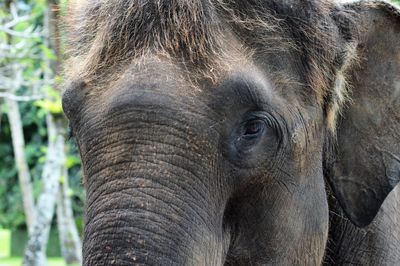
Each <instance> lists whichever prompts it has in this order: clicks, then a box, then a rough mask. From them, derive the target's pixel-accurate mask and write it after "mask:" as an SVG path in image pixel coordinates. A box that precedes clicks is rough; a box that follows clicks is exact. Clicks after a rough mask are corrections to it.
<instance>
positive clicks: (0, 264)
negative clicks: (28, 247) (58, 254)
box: [0, 257, 78, 266]
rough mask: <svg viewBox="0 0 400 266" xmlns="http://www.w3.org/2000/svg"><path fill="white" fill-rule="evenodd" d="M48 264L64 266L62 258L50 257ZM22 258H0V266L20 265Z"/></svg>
mask: <svg viewBox="0 0 400 266" xmlns="http://www.w3.org/2000/svg"><path fill="white" fill-rule="evenodd" d="M48 262H49V264H48V265H49V266H65V265H67V264H65V262H64V260H63V259H62V258H50V259H49V260H48ZM21 264H22V258H18V257H14V258H7V259H0V266H21ZM69 266H78V264H75V265H74V264H70V265H69Z"/></svg>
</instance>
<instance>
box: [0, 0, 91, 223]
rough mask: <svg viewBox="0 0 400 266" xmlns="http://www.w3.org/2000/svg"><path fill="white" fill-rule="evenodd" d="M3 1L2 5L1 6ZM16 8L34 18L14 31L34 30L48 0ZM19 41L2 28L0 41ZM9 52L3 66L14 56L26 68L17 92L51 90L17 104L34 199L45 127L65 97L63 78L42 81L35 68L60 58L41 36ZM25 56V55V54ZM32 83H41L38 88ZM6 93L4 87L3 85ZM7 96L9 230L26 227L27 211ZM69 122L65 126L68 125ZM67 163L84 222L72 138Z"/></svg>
mask: <svg viewBox="0 0 400 266" xmlns="http://www.w3.org/2000/svg"><path fill="white" fill-rule="evenodd" d="M1 2H2V1H0V7H2V4H1ZM15 2H16V4H17V5H18V8H20V9H21V10H25V11H26V12H25V13H29V14H31V16H32V19H30V20H27V21H21V22H20V23H18V24H17V25H16V26H14V29H13V30H15V31H18V32H24V31H26V30H28V32H29V30H30V29H31V31H32V35H34V34H33V33H34V32H37V31H40V30H42V28H43V24H42V23H43V22H42V21H43V12H44V10H45V8H46V7H47V6H46V5H47V1H44V0H40V1H35V0H28V1H27V0H25V1H23V0H19V1H15ZM9 16H10V15H9V14H8V13H7V12H5V10H4V9H3V8H1V9H0V23H2V21H7V18H8V17H9ZM20 42H21V38H15V37H14V38H13V39H10V38H9V37H8V36H7V34H5V33H4V32H0V43H10V46H13V45H14V44H15V46H17V44H18V43H20ZM8 52H9V56H7V57H3V56H1V55H0V65H5V64H8V63H9V62H10V61H11V60H12V61H17V63H18V64H20V65H22V66H24V71H23V73H22V75H23V78H24V80H25V81H26V82H25V83H26V84H22V86H20V87H19V89H18V90H17V91H16V92H14V94H15V95H18V96H22V95H24V96H25V95H29V96H32V95H37V94H39V95H42V94H47V95H51V99H52V100H50V99H48V98H45V99H40V100H36V101H26V102H25V101H21V102H19V103H18V104H19V109H20V112H21V114H22V125H23V132H24V138H25V143H26V145H25V155H26V160H27V163H28V166H29V170H30V174H31V177H32V182H33V191H34V196H35V198H37V197H38V195H39V193H40V191H41V188H42V180H41V173H42V170H43V165H44V163H45V155H46V151H47V128H46V114H47V113H48V112H50V113H52V114H54V115H61V114H62V108H61V97H60V92H59V90H58V89H56V88H57V86H58V85H59V84H60V83H61V82H62V79H61V78H60V77H56V81H57V83H58V84H54V86H53V87H51V86H49V85H40V79H42V77H41V76H38V75H37V74H36V73H39V72H43V71H44V70H45V68H47V67H48V66H47V65H46V64H44V63H43V56H44V57H45V58H47V59H48V60H50V61H54V60H56V59H57V58H56V56H55V55H54V53H53V52H52V50H50V49H49V48H47V46H46V45H45V43H44V40H43V39H42V38H39V37H32V38H26V39H24V46H23V47H13V48H12V49H11V50H10V51H8ZM21 55H22V56H21ZM32 84H38V86H37V87H35V86H34V85H32ZM0 92H2V89H0ZM2 103H3V99H2V98H0V125H1V128H0V158H1V160H0V198H1V199H2V200H1V201H0V228H7V229H11V230H15V229H19V228H25V227H26V224H25V215H24V210H23V205H22V195H21V189H20V186H19V183H18V176H17V169H16V166H15V162H14V153H13V147H12V142H11V129H10V124H9V121H8V117H7V105H6V104H2ZM66 127H67V125H66ZM67 149H68V154H67V162H66V164H67V167H68V168H69V170H70V171H69V175H70V177H69V178H70V180H69V182H70V186H71V191H70V194H71V195H72V199H73V209H74V214H75V217H78V221H77V222H78V224H81V222H80V221H81V220H82V218H81V216H82V205H83V197H84V195H83V190H82V186H81V173H80V160H79V156H78V153H77V150H76V148H75V145H74V142H73V141H72V140H70V141H68V143H67Z"/></svg>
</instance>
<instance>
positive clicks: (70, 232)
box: [57, 165, 82, 264]
mask: <svg viewBox="0 0 400 266" xmlns="http://www.w3.org/2000/svg"><path fill="white" fill-rule="evenodd" d="M62 171H63V176H62V178H61V179H60V189H59V193H58V195H57V224H58V233H59V237H60V247H61V253H62V256H63V258H64V259H65V262H66V263H67V264H73V263H78V264H82V255H81V254H82V251H81V250H82V245H81V240H80V238H79V233H78V230H77V228H76V224H75V220H74V216H73V213H72V202H71V198H70V195H69V185H68V169H67V168H66V167H65V165H64V167H63V169H62Z"/></svg>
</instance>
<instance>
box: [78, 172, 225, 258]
mask: <svg viewBox="0 0 400 266" xmlns="http://www.w3.org/2000/svg"><path fill="white" fill-rule="evenodd" d="M128 182H129V181H128ZM112 183H113V184H110V186H115V189H112V190H113V191H112V192H111V193H110V194H106V195H104V196H103V195H101V194H103V193H102V192H95V194H96V202H94V203H93V200H89V203H88V207H87V213H86V214H87V216H86V217H87V224H86V227H85V234H84V246H83V256H84V265H136V263H137V265H223V260H224V254H225V253H226V250H224V249H223V247H222V245H221V243H222V242H223V239H222V238H223V232H216V231H215V230H213V227H214V226H213V225H211V224H207V222H206V221H205V220H207V221H218V219H212V220H211V219H209V218H207V217H206V216H207V214H206V213H205V210H200V209H196V207H195V206H193V207H191V206H190V205H191V204H197V203H194V202H196V199H194V198H192V199H190V198H186V199H183V197H184V196H183V192H177V193H176V192H175V193H174V192H172V191H171V190H169V189H167V188H163V187H162V186H160V184H158V183H157V182H151V181H145V180H140V181H138V182H136V181H131V182H130V184H129V188H122V187H120V186H118V182H112ZM91 196H95V195H89V199H90V197H91ZM175 197H176V198H175ZM181 197H182V198H181ZM179 198H181V199H179ZM94 209H96V211H94ZM219 218H220V220H221V217H219ZM226 243H228V241H226Z"/></svg>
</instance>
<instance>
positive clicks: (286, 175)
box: [63, 0, 400, 265]
mask: <svg viewBox="0 0 400 266" xmlns="http://www.w3.org/2000/svg"><path fill="white" fill-rule="evenodd" d="M70 13H71V16H70V17H71V19H70V22H69V24H70V32H69V40H70V61H68V62H67V64H66V65H67V76H68V80H69V83H68V85H67V88H66V90H65V92H64V95H63V108H64V111H65V113H66V115H67V117H68V119H69V121H70V125H71V129H72V131H73V135H74V137H75V140H76V142H77V144H78V147H79V150H80V154H81V159H82V163H83V171H84V176H85V178H84V182H85V187H86V190H87V201H86V211H85V220H86V224H85V231H84V243H83V246H84V247H83V256H84V264H85V265H135V264H138V265H320V264H321V263H322V261H323V256H324V253H325V247H326V242H327V234H328V230H329V206H328V201H327V194H326V189H325V188H326V185H330V186H331V187H332V188H333V191H334V194H335V197H336V198H337V199H338V200H339V202H340V204H341V206H342V208H343V210H344V211H345V213H346V215H347V216H348V218H349V219H350V220H351V221H352V222H353V223H354V224H356V225H357V226H365V225H367V224H369V223H370V222H371V221H372V220H373V218H374V216H375V215H376V213H377V211H378V210H379V208H380V206H381V204H382V203H383V201H384V199H385V197H386V196H387V195H388V193H389V192H390V191H391V190H392V189H393V188H394V186H396V184H397V183H398V181H399V179H400V172H399V171H400V160H399V157H400V18H399V14H400V13H399V11H398V10H396V9H395V8H394V7H392V6H390V5H389V4H386V3H380V2H360V3H353V4H349V5H344V6H338V5H337V4H335V3H333V2H331V1H313V0H307V1H299V0H287V1H275V0H271V1H260V0H245V1H242V0H241V1H239V0H201V1H200V0H198V1H195V0H184V1H165V0H157V1H124V0H120V1H118V0H112V1H86V2H81V1H80V3H79V5H76V6H75V8H74V6H73V4H72V7H71V11H70ZM326 180H327V182H326Z"/></svg>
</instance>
